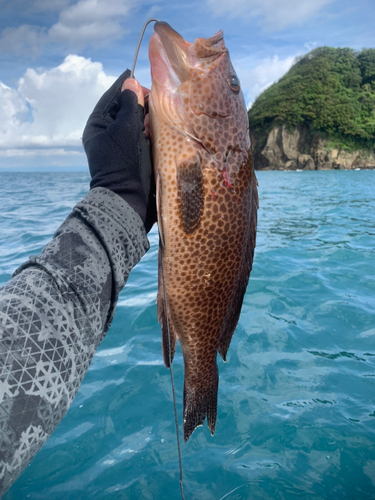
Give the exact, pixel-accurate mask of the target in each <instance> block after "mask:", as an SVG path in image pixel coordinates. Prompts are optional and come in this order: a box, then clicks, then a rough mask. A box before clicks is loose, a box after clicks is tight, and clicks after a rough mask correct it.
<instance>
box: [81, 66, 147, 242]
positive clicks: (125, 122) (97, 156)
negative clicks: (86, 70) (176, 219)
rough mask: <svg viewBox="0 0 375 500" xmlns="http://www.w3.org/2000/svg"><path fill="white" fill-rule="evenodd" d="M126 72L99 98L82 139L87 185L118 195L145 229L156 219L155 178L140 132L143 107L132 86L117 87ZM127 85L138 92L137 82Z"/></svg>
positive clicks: (143, 113)
mask: <svg viewBox="0 0 375 500" xmlns="http://www.w3.org/2000/svg"><path fill="white" fill-rule="evenodd" d="M129 76H130V71H129V70H126V71H125V72H124V73H123V74H122V75H121V76H120V77H119V78H118V79H117V80H116V81H115V83H114V84H113V85H112V87H111V88H110V89H109V90H107V92H105V94H104V95H103V96H102V97H101V98H100V100H99V102H98V104H97V105H96V106H95V109H94V111H93V112H92V113H91V115H90V117H89V119H88V121H87V124H86V127H85V130H84V132H83V137H82V142H83V146H84V148H85V151H86V155H87V159H88V163H89V168H90V174H91V177H92V180H91V183H90V188H91V189H93V188H95V187H105V188H108V189H110V190H111V191H114V192H115V193H117V194H118V195H119V196H121V198H123V199H124V200H125V201H126V202H127V203H129V205H130V206H131V207H132V208H133V209H134V210H135V211H136V212H137V213H138V214H139V215H140V217H141V219H142V220H143V222H144V224H145V228H146V231H147V232H148V231H149V230H150V229H151V227H152V225H153V224H154V222H156V203H155V180H154V176H153V169H152V164H151V148H150V140H149V139H148V137H146V134H145V133H144V130H145V127H144V117H145V112H144V107H143V106H141V105H140V104H138V99H137V94H136V93H135V92H133V90H128V89H126V90H124V91H123V92H122V91H121V88H122V86H123V84H124V81H125V80H126V79H127V78H129ZM129 82H131V80H129ZM133 83H134V81H133ZM127 84H128V83H127ZM127 84H125V85H127ZM129 86H131V87H132V88H134V87H135V88H138V90H139V91H140V93H142V92H141V87H140V85H139V84H137V83H135V84H133V85H130V84H129ZM140 97H141V99H140V100H141V101H142V102H144V101H143V96H142V95H141V96H140Z"/></svg>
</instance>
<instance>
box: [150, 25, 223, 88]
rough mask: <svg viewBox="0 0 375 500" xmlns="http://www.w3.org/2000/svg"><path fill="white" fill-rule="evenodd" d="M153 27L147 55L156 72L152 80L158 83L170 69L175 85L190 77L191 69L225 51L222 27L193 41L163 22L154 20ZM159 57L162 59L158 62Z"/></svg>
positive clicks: (205, 63) (165, 76) (204, 64)
mask: <svg viewBox="0 0 375 500" xmlns="http://www.w3.org/2000/svg"><path fill="white" fill-rule="evenodd" d="M154 30H155V33H154V34H153V35H152V37H151V40H150V46H149V58H150V61H151V67H154V68H156V71H153V79H154V80H157V81H159V83H162V81H163V80H165V79H166V78H167V74H166V73H168V72H170V68H172V70H173V72H174V75H172V80H174V81H175V84H177V86H178V83H183V82H185V81H186V80H189V79H190V78H191V70H192V69H193V68H197V67H200V66H202V67H206V66H207V65H209V64H210V63H212V62H213V61H214V60H215V59H216V58H218V57H219V56H220V55H221V54H223V53H224V52H226V50H227V49H226V47H225V44H224V39H223V31H221V30H220V31H218V32H217V33H215V35H213V36H212V37H211V38H197V39H196V40H195V41H194V43H191V42H187V41H186V40H184V38H183V37H182V36H181V35H180V34H179V33H177V31H175V30H174V29H173V28H172V27H171V26H170V25H169V24H168V23H166V22H163V21H159V22H157V23H155V24H154ZM158 58H159V59H160V58H161V59H162V61H160V60H159V61H157V59H158ZM155 63H156V64H155ZM168 67H169V71H168ZM158 70H159V71H158ZM177 80H178V82H177Z"/></svg>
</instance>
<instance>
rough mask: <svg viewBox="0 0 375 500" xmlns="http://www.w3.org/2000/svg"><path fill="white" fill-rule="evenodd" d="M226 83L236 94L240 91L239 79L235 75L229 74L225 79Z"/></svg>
mask: <svg viewBox="0 0 375 500" xmlns="http://www.w3.org/2000/svg"><path fill="white" fill-rule="evenodd" d="M227 82H228V85H229V87H230V89H231V90H232V91H233V92H234V93H235V94H238V93H239V91H240V81H239V79H238V77H237V75H230V77H229V78H228V80H227Z"/></svg>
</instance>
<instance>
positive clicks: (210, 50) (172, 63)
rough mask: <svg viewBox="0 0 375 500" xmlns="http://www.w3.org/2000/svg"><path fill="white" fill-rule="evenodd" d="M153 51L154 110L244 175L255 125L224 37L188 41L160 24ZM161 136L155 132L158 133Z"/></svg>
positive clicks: (220, 161) (215, 158) (219, 164)
mask: <svg viewBox="0 0 375 500" xmlns="http://www.w3.org/2000/svg"><path fill="white" fill-rule="evenodd" d="M154 29H155V33H154V34H153V35H152V37H151V40H150V45H149V58H150V63H151V76H152V87H151V108H150V109H151V110H153V111H154V113H153V114H154V115H155V116H156V121H157V122H158V123H156V127H157V125H158V124H159V125H160V122H164V123H168V124H170V125H171V126H173V127H174V128H175V129H177V130H179V131H180V132H181V133H182V134H184V135H185V136H187V137H189V138H190V139H193V140H194V141H195V143H196V144H197V145H199V146H200V148H201V149H203V150H204V151H205V152H206V153H208V155H209V156H210V159H211V161H212V162H213V164H214V165H215V166H216V167H217V168H218V169H219V170H223V169H226V170H227V171H228V172H229V174H230V173H231V171H232V170H233V169H234V170H236V169H238V168H239V165H240V164H241V163H242V161H241V158H239V157H240V156H241V155H242V156H244V155H245V154H246V152H247V151H248V150H249V147H250V137H249V124H248V118H247V112H246V106H245V101H244V97H243V94H242V90H241V86H240V82H239V79H238V77H237V75H236V72H235V70H234V68H233V66H232V63H231V61H230V57H229V52H228V50H227V48H226V46H225V43H224V38H223V31H218V32H217V33H216V34H215V35H213V36H212V37H211V38H207V39H206V38H197V39H196V40H195V41H194V43H190V42H188V41H186V40H184V39H183V37H182V36H181V35H180V34H179V33H177V32H176V31H175V30H174V29H173V28H172V27H171V26H169V24H167V23H165V22H157V23H156V24H155V26H154ZM152 128H154V130H155V127H152Z"/></svg>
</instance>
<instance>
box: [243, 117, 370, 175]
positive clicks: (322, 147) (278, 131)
mask: <svg viewBox="0 0 375 500" xmlns="http://www.w3.org/2000/svg"><path fill="white" fill-rule="evenodd" d="M252 144H253V151H254V166H255V169H256V170H330V169H342V170H354V169H356V168H375V151H366V150H354V151H350V152H349V151H347V150H343V149H339V148H338V147H335V145H334V143H332V141H328V140H327V139H325V138H324V137H323V136H322V135H321V134H319V133H318V132H314V133H313V132H312V131H311V129H310V128H309V127H308V126H306V125H304V126H298V127H293V128H290V127H287V126H286V125H278V126H275V127H274V128H272V130H271V131H270V133H269V134H268V137H267V138H266V140H264V139H263V140H260V139H259V138H258V137H257V136H256V135H255V134H252Z"/></svg>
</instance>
